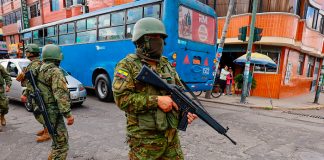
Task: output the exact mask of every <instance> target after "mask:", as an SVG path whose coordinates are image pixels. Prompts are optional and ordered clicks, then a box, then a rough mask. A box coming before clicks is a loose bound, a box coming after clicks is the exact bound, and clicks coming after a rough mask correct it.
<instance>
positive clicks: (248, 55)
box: [241, 0, 259, 103]
mask: <svg viewBox="0 0 324 160" xmlns="http://www.w3.org/2000/svg"><path fill="white" fill-rule="evenodd" d="M258 1H259V0H253V8H252V20H251V25H250V36H249V43H248V48H247V53H246V63H245V68H244V81H243V90H242V95H241V103H245V100H246V95H247V84H248V79H249V73H250V63H251V50H252V44H253V38H254V24H255V17H256V11H257V4H258Z"/></svg>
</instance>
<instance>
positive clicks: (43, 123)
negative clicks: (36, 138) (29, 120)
mask: <svg viewBox="0 0 324 160" xmlns="http://www.w3.org/2000/svg"><path fill="white" fill-rule="evenodd" d="M32 105H33V110H34V111H35V109H36V108H38V106H36V104H35V102H34V101H33V104H32ZM33 114H34V117H35V119H36V120H37V121H38V122H39V123H40V124H41V125H43V126H44V128H45V122H44V118H43V116H42V115H41V114H40V113H35V112H33Z"/></svg>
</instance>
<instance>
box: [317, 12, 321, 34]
mask: <svg viewBox="0 0 324 160" xmlns="http://www.w3.org/2000/svg"><path fill="white" fill-rule="evenodd" d="M322 18H323V15H321V14H318V17H317V23H316V31H319V32H320V30H321V26H322Z"/></svg>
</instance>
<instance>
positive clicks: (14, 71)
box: [7, 62, 18, 77]
mask: <svg viewBox="0 0 324 160" xmlns="http://www.w3.org/2000/svg"><path fill="white" fill-rule="evenodd" d="M7 71H8V73H9V74H10V76H11V77H17V75H18V68H17V66H16V65H15V64H14V63H12V62H9V63H8V66H7Z"/></svg>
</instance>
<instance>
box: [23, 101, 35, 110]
mask: <svg viewBox="0 0 324 160" xmlns="http://www.w3.org/2000/svg"><path fill="white" fill-rule="evenodd" d="M24 106H25V108H26V110H27V111H28V112H33V106H32V105H31V103H30V102H29V101H27V102H25V103H24Z"/></svg>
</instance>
